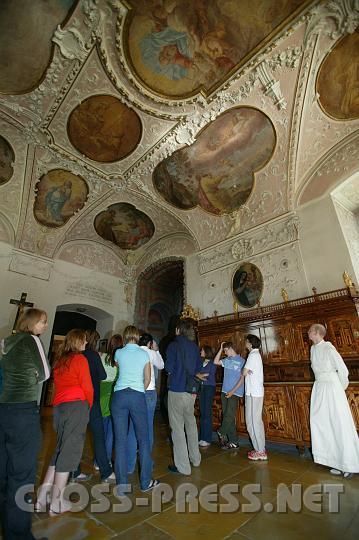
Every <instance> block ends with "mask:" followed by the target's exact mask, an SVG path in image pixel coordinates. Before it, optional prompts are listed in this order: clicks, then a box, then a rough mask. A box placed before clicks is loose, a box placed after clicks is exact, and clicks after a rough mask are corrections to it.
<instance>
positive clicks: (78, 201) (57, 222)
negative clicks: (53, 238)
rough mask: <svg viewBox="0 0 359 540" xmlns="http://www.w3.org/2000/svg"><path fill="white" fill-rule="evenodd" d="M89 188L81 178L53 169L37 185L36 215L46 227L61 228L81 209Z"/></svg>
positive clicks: (62, 170)
mask: <svg viewBox="0 0 359 540" xmlns="http://www.w3.org/2000/svg"><path fill="white" fill-rule="evenodd" d="M87 196H88V187H87V184H86V182H85V180H84V179H83V178H81V176H77V175H75V174H73V173H71V172H69V171H65V170H64V169H53V170H52V171H49V172H48V173H46V174H44V175H43V176H42V177H41V179H40V181H39V182H38V183H37V184H36V198H35V202H34V215H35V218H36V220H37V221H38V222H39V223H41V224H42V225H45V227H61V226H62V225H65V223H66V222H67V221H68V220H69V219H70V218H71V217H72V216H73V215H74V214H75V213H76V212H78V211H79V210H81V208H83V206H84V204H85V202H86V200H87Z"/></svg>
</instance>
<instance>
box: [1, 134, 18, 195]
mask: <svg viewBox="0 0 359 540" xmlns="http://www.w3.org/2000/svg"><path fill="white" fill-rule="evenodd" d="M14 161H15V153H14V150H13V149H12V147H11V146H10V144H9V143H8V141H7V140H6V139H4V137H2V136H1V135H0V186H1V185H2V184H6V182H8V181H9V180H10V178H11V177H12V175H13V174H14V169H13V165H14Z"/></svg>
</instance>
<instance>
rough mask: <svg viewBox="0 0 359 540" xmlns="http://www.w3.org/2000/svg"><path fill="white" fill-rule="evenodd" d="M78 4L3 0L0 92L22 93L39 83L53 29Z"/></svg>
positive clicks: (64, 0) (0, 9) (71, 0)
mask: <svg viewBox="0 0 359 540" xmlns="http://www.w3.org/2000/svg"><path fill="white" fill-rule="evenodd" d="M75 5H76V0H51V2H44V1H43V0H31V1H30V2H29V1H26V0H16V1H15V2H14V0H1V2H0V73H1V77H0V93H2V94H23V93H26V92H29V91H30V90H32V89H33V88H35V87H36V86H37V85H38V84H39V82H40V81H41V79H42V78H43V76H44V73H45V71H46V68H47V67H48V65H49V63H50V61H51V56H52V51H53V47H54V44H53V43H52V41H51V39H52V36H53V33H54V30H55V29H56V27H57V25H59V24H61V23H62V22H63V21H64V20H65V19H66V18H67V17H68V16H69V14H70V13H71V11H72V9H73V7H74V6H75ZM40 28H41V31H40V30H39V29H40Z"/></svg>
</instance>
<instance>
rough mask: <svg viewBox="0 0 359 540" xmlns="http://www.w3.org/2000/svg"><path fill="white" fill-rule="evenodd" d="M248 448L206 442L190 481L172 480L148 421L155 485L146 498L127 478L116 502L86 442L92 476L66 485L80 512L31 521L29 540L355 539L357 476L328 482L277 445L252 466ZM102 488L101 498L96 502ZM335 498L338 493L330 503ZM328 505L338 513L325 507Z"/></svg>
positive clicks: (44, 458)
mask: <svg viewBox="0 0 359 540" xmlns="http://www.w3.org/2000/svg"><path fill="white" fill-rule="evenodd" d="M51 420H52V419H51V416H49V415H46V416H44V417H43V419H42V421H43V430H44V444H43V450H42V453H41V455H40V459H39V473H38V474H39V478H41V475H42V474H43V473H44V470H45V467H46V465H47V463H48V459H49V456H50V454H51V451H52V449H53V446H54V440H55V439H54V433H53V431H52V425H51ZM249 448H250V447H249V444H248V441H247V440H245V439H243V441H242V444H241V447H240V449H239V451H237V450H236V451H223V450H220V448H219V447H218V445H217V444H216V443H213V444H212V445H211V446H210V447H209V448H207V449H204V450H201V454H202V463H201V466H200V467H198V468H193V469H192V475H191V476H190V477H185V476H179V475H173V474H171V473H169V472H168V470H167V465H168V464H169V463H171V446H170V444H169V442H168V433H167V429H166V427H165V426H163V425H161V424H160V421H159V420H157V419H156V442H155V448H154V452H153V457H154V462H155V469H154V477H155V478H158V479H159V480H160V481H161V483H162V484H161V486H159V487H158V488H156V490H155V491H154V492H152V493H149V494H144V493H141V491H140V490H139V483H138V474H137V473H135V474H133V475H132V476H131V477H130V481H131V483H132V486H133V492H132V493H131V494H130V495H129V497H128V499H127V500H124V501H119V500H118V499H116V498H115V497H114V496H113V494H112V489H113V486H108V485H107V484H101V483H100V479H99V476H98V473H97V472H96V471H94V469H93V467H92V451H91V445H90V443H89V440H87V442H86V446H85V451H84V455H83V460H82V469H83V471H84V472H90V473H92V474H93V476H92V479H91V480H90V481H89V482H83V483H81V484H72V485H71V487H73V486H75V489H80V490H81V492H82V499H84V508H83V509H80V510H79V511H77V512H73V513H67V514H64V515H62V516H59V517H55V518H50V517H49V516H48V515H47V514H36V515H34V518H33V532H34V535H35V536H36V537H42V536H47V537H48V538H49V539H50V540H81V539H84V538H88V539H96V540H108V539H112V540H116V539H118V540H120V539H122V538H123V539H126V540H132V539H140V538H141V539H143V538H146V539H147V538H148V539H152V538H153V539H158V540H165V539H171V538H172V539H173V538H174V539H176V540H181V539H182V538H183V539H186V540H192V539H198V538H206V540H212V539H213V540H218V539H221V538H231V539H238V540H258V539H259V540H262V539H263V540H267V539H268V540H281V539H283V540H296V539H300V540H303V539H304V540H306V539H312V538H315V539H316V540H320V539H325V540H330V539H333V540H334V539H335V540H337V539H338V537H340V536H343V537H345V539H346V540H352V539H353V540H354V539H356V540H357V539H358V538H359V475H355V476H354V477H353V478H352V479H350V480H345V479H343V478H342V477H333V476H332V475H330V474H329V471H328V469H327V468H325V467H321V466H318V465H315V464H314V463H313V462H312V460H311V457H310V455H309V453H308V454H306V455H305V456H304V457H299V455H298V453H297V450H296V448H295V447H291V446H287V445H279V444H276V445H274V444H268V452H269V461H268V462H257V463H253V462H250V461H249V460H248V459H247V451H248V450H249ZM79 486H80V487H79ZM94 486H98V487H96V488H95V487H94ZM313 486H314V487H313ZM105 489H109V490H110V491H109V493H104V494H102V497H105V498H103V499H101V500H99V497H100V496H101V494H100V490H105ZM328 491H329V492H328ZM336 491H339V492H340V491H343V493H339V495H338V497H336V495H335V492H336ZM76 497H77V495H76V494H75V493H74V494H73V495H72V496H71V498H72V500H75V499H76ZM336 498H338V499H339V509H338V510H336V509H335V508H334V507H333V505H335V502H336ZM286 500H287V501H288V504H287V505H286V504H285V501H286ZM87 501H88V502H87ZM86 503H87V504H86Z"/></svg>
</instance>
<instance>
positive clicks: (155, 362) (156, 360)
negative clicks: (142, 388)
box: [141, 345, 165, 390]
mask: <svg viewBox="0 0 359 540" xmlns="http://www.w3.org/2000/svg"><path fill="white" fill-rule="evenodd" d="M141 349H144V350H145V351H146V353H147V354H148V356H149V357H150V364H151V381H150V384H149V385H148V387H147V388H146V390H155V389H156V381H155V371H154V369H153V366H155V367H156V368H157V369H163V368H164V367H165V364H164V362H163V359H162V356H161V354H160V352H159V351H154V350H152V349H149V348H148V347H146V345H141Z"/></svg>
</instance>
